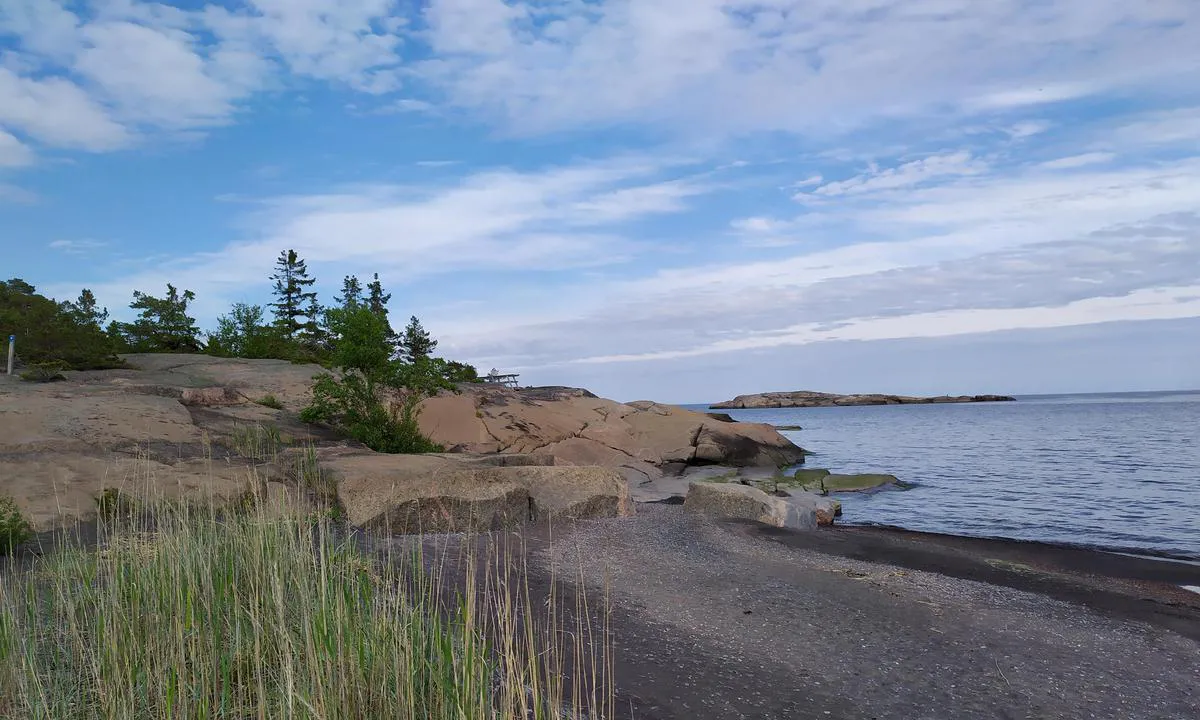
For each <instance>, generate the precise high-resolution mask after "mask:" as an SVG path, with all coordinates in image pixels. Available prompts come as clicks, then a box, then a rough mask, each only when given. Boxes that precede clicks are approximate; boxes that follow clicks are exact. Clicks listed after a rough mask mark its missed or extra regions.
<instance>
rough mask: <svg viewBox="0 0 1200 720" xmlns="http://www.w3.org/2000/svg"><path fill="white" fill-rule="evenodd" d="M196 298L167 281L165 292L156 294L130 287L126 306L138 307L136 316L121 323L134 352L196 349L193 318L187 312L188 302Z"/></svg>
mask: <svg viewBox="0 0 1200 720" xmlns="http://www.w3.org/2000/svg"><path fill="white" fill-rule="evenodd" d="M195 299H196V294H195V293H193V292H192V291H191V290H184V291H183V294H182V295H181V294H180V293H179V291H178V290H177V289H176V288H175V286H174V285H171V284H169V283H168V284H167V296H166V297H165V298H157V297H154V296H153V295H148V294H146V293H143V292H141V291H140V290H134V291H133V302H131V303H129V307H130V308H132V309H134V310H140V311H141V312H140V313H139V314H138V319H137V320H135V321H133V322H132V323H129V324H125V325H122V326H121V329H122V330H123V331H124V335H125V337H126V338H128V341H129V344H130V345H131V346H132V348H133V349H134V350H135V351H137V352H196V351H197V350H199V349H200V341H199V340H198V339H197V336H198V335H199V334H200V328H198V327H196V319H195V318H193V317H190V316H189V315H188V314H187V306H188V303H190V302H191V301H193V300H195Z"/></svg>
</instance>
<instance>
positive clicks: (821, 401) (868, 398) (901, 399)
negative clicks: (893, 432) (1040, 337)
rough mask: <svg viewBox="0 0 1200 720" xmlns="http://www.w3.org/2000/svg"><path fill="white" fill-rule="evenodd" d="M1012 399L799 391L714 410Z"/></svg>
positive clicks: (743, 398)
mask: <svg viewBox="0 0 1200 720" xmlns="http://www.w3.org/2000/svg"><path fill="white" fill-rule="evenodd" d="M1014 400H1016V398H1014V397H1010V396H1008V395H938V396H936V397H910V396H907V395H881V394H877V393H866V394H856V395H838V394H836V393H824V392H814V391H812V390H797V391H794V392H767V393H757V394H754V395H738V396H737V397H735V398H734V399H732V400H726V401H725V402H719V403H716V404H715V405H712V406H710V407H711V408H712V409H714V410H751V409H755V408H790V407H842V406H853V405H937V404H945V403H980V402H1012V401H1014Z"/></svg>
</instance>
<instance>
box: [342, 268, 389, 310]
mask: <svg viewBox="0 0 1200 720" xmlns="http://www.w3.org/2000/svg"><path fill="white" fill-rule="evenodd" d="M378 277H379V276H378V275H376V280H378ZM380 292H381V293H382V288H380ZM389 297H390V296H389ZM334 300H337V302H338V304H339V305H341V306H342V307H344V308H351V307H357V306H358V305H360V304H361V303H362V285H361V284H360V283H359V282H358V276H356V275H347V276H346V277H345V278H343V279H342V296H341V297H335V298H334Z"/></svg>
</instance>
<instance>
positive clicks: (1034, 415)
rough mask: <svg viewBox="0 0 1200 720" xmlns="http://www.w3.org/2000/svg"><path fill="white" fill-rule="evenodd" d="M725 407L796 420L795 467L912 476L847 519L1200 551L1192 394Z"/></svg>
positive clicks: (753, 417)
mask: <svg viewBox="0 0 1200 720" xmlns="http://www.w3.org/2000/svg"><path fill="white" fill-rule="evenodd" d="M692 407H697V408H699V409H703V408H704V407H705V406H692ZM730 414H731V415H732V416H733V417H734V418H735V419H737V420H745V421H753V422H765V423H770V424H772V425H801V426H802V427H803V428H804V429H803V430H801V431H796V432H790V431H789V432H785V433H784V434H785V435H787V436H788V437H789V438H791V439H792V440H793V441H795V442H796V443H797V444H799V445H801V446H802V447H804V448H805V449H807V450H809V451H810V452H812V453H814V454H813V455H811V456H810V457H809V458H808V459H807V466H808V467H827V468H830V469H831V470H833V471H834V472H887V473H892V474H893V475H896V476H897V477H899V478H900V479H901V480H906V481H909V482H913V483H916V484H917V487H916V488H914V489H912V490H908V491H887V492H879V493H875V494H872V495H858V494H844V495H840V496H839V499H841V500H842V503H843V508H844V518H843V521H844V522H845V523H847V524H880V525H894V526H898V527H903V528H908V529H911V530H923V531H929V532H940V533H953V534H958V535H975V536H985V537H1004V538H1016V539H1022V540H1039V541H1044V542H1053V543H1065V544H1073V545H1085V546H1090V547H1101V548H1106V549H1112V550H1120V551H1127V552H1137V553H1152V554H1162V555H1169V556H1174V557H1180V558H1188V559H1200V392H1175V393H1122V394H1113V395H1057V396H1049V395H1044V396H1032V397H1022V398H1019V399H1018V401H1017V402H1012V403H987V404H966V405H901V406H876V407H844V408H787V409H779V410H773V409H768V410H734V411H731V412H730Z"/></svg>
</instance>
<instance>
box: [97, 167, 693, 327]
mask: <svg viewBox="0 0 1200 720" xmlns="http://www.w3.org/2000/svg"><path fill="white" fill-rule="evenodd" d="M673 170H675V166H674V165H673V164H672V163H670V162H666V161H662V160H656V159H653V158H639V157H631V158H618V159H613V160H607V161H597V162H584V163H579V164H576V165H568V166H562V167H551V168H549V169H544V170H541V171H537V172H516V171H512V170H489V171H483V172H477V173H475V174H472V175H468V176H466V177H464V178H460V179H459V180H457V181H456V182H454V183H453V184H445V185H442V186H440V187H429V186H427V185H420V186H408V185H366V186H354V187H348V188H346V189H345V190H344V191H343V192H339V193H328V194H323V195H297V196H286V197H278V198H270V199H266V200H261V201H258V202H257V203H255V204H254V205H253V211H252V212H251V214H249V215H248V216H247V217H246V218H245V219H244V225H245V227H246V229H247V231H248V233H249V239H247V240H244V241H241V242H237V243H232V244H230V245H228V246H226V247H224V248H222V249H221V250H220V251H218V252H211V253H202V254H197V255H193V256H190V257H182V258H178V259H176V260H175V261H174V262H171V263H168V264H165V265H164V264H161V263H156V264H155V266H154V267H152V268H147V269H146V270H144V271H139V272H135V273H132V274H128V275H125V276H118V277H114V278H113V279H112V280H111V281H109V282H107V283H103V284H99V285H97V287H95V288H94V290H95V291H96V293H97V296H98V297H100V298H101V300H102V301H104V302H106V303H108V304H109V305H111V306H115V307H119V306H120V304H119V302H118V301H119V300H120V298H122V297H124V296H125V295H127V294H128V292H129V288H131V287H138V288H141V287H158V286H161V285H162V284H163V283H165V282H167V281H168V280H170V281H171V282H174V283H176V284H177V285H179V286H182V287H188V288H190V289H193V290H195V291H196V292H197V294H198V295H199V296H200V299H199V300H198V304H197V308H198V310H197V311H198V312H210V313H212V314H213V315H214V316H215V314H217V313H219V312H224V310H225V308H226V307H227V306H228V303H229V302H230V301H231V300H232V299H236V298H238V297H240V296H241V295H242V293H244V291H245V288H246V286H247V284H257V283H259V281H260V280H261V278H264V277H266V276H267V275H268V274H269V273H270V267H271V263H272V262H273V261H274V258H275V256H276V255H277V254H278V253H279V250H280V249H281V248H294V249H295V250H296V251H297V252H299V253H300V254H301V255H302V256H304V257H305V258H306V259H307V260H308V261H309V263H310V267H311V268H313V269H314V270H315V271H318V272H319V274H322V275H324V276H328V275H333V276H340V275H341V274H343V270H344V271H345V272H347V273H349V272H362V268H363V267H364V266H365V267H370V268H372V269H373V271H374V270H377V271H378V272H380V273H381V275H384V276H386V277H388V278H389V281H390V282H401V281H413V280H416V279H420V278H424V277H428V276H431V275H437V274H445V273H449V272H452V271H455V270H487V271H489V272H493V273H504V272H512V273H516V272H557V271H563V270H578V269H582V268H592V267H602V266H606V265H611V264H614V263H620V262H624V261H626V260H628V259H629V258H630V257H631V256H632V255H633V254H635V253H636V251H637V247H636V246H635V244H634V243H632V242H631V241H630V240H629V239H628V238H626V237H624V236H623V235H622V233H621V232H620V229H621V226H622V224H623V223H626V222H629V221H632V220H636V219H638V218H642V217H647V216H651V215H656V214H661V213H668V212H676V211H678V210H679V209H681V208H682V207H683V206H682V205H681V202H682V199H683V198H686V197H690V196H693V195H696V194H699V193H701V192H704V189H703V188H704V187H706V186H704V185H697V184H696V183H694V182H691V181H689V177H690V176H685V177H683V178H677V179H675V180H664V179H663V178H662V176H663V175H664V173H670V172H672V171H673Z"/></svg>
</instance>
